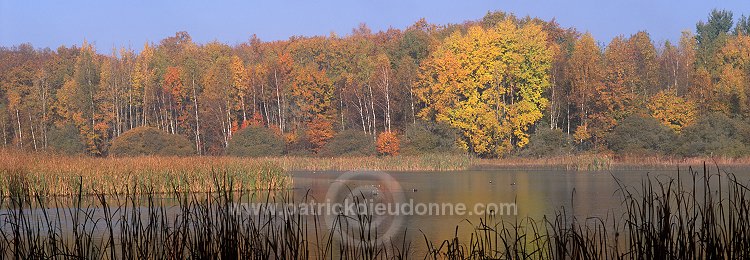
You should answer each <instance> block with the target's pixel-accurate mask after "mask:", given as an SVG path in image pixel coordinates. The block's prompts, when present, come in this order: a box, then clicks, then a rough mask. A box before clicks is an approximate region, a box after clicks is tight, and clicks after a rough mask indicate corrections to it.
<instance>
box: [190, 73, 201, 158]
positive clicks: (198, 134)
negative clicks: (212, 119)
mask: <svg viewBox="0 0 750 260" xmlns="http://www.w3.org/2000/svg"><path fill="white" fill-rule="evenodd" d="M192 83H193V105H194V108H195V150H196V152H197V153H198V155H199V156H200V155H201V154H202V152H201V150H202V149H201V128H200V125H201V124H200V120H198V95H197V94H196V92H197V91H196V87H195V75H192Z"/></svg>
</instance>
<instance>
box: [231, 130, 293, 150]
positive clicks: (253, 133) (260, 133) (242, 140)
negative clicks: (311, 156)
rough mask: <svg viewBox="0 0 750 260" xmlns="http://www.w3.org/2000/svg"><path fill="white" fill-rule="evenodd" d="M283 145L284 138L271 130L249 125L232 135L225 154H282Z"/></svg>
mask: <svg viewBox="0 0 750 260" xmlns="http://www.w3.org/2000/svg"><path fill="white" fill-rule="evenodd" d="M284 146H285V143H284V140H282V138H281V137H280V136H279V135H277V134H276V133H274V131H273V130H271V129H268V128H265V127H261V126H249V127H247V128H245V129H242V130H240V131H237V132H236V133H235V134H234V135H232V139H230V140H229V145H228V146H227V150H226V154H227V155H232V156H247V157H262V156H279V155H282V154H284Z"/></svg>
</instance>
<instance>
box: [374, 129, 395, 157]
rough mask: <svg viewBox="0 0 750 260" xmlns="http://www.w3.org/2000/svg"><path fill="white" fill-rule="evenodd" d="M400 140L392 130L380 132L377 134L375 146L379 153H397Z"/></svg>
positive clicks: (393, 154)
mask: <svg viewBox="0 0 750 260" xmlns="http://www.w3.org/2000/svg"><path fill="white" fill-rule="evenodd" d="M399 144H400V141H399V140H398V136H396V134H394V133H392V132H382V133H380V134H379V135H378V139H377V140H376V142H375V148H376V150H377V151H378V154H379V155H391V156H395V155H398V150H399Z"/></svg>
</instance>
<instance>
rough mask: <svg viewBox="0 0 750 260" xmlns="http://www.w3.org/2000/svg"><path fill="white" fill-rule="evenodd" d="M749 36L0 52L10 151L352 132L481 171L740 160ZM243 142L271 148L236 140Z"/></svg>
mask: <svg viewBox="0 0 750 260" xmlns="http://www.w3.org/2000/svg"><path fill="white" fill-rule="evenodd" d="M749 33H750V21H748V19H747V17H745V16H742V17H740V19H738V21H737V23H736V24H735V21H734V19H733V14H732V13H731V12H728V11H713V12H712V13H711V14H710V15H709V17H708V19H707V20H706V21H701V22H698V23H697V25H696V31H695V33H692V32H683V33H682V37H681V38H680V40H679V42H677V43H672V42H669V41H667V42H664V43H663V44H655V43H654V41H653V40H652V39H651V38H650V36H649V34H648V33H647V32H638V33H636V34H633V35H630V36H619V37H615V38H614V39H612V41H611V42H609V43H608V44H606V45H603V44H601V43H598V42H597V41H596V40H595V39H594V38H593V37H592V36H591V35H590V34H589V33H581V32H579V31H577V30H576V29H574V28H562V27H561V26H560V25H558V24H557V23H556V22H555V21H543V20H540V19H536V18H528V17H527V18H518V17H515V16H513V15H511V14H506V13H502V12H493V13H488V14H487V15H486V16H485V17H484V18H482V19H481V20H477V21H469V22H465V23H462V24H450V25H443V26H439V25H433V24H428V23H427V22H425V21H424V20H420V21H418V22H416V23H415V24H413V25H412V26H410V27H408V28H406V29H404V30H399V29H389V30H387V31H380V32H372V31H371V30H370V29H368V28H367V27H366V26H364V25H361V26H360V27H358V28H356V29H354V30H353V31H352V32H351V33H350V34H348V35H346V36H343V37H342V36H338V35H333V34H332V35H329V36H314V37H291V38H290V39H289V40H285V41H273V42H264V41H261V40H260V39H258V38H257V37H255V36H253V37H251V38H250V40H249V41H248V42H246V43H241V44H238V45H236V46H229V45H226V44H223V43H219V42H210V43H207V44H197V43H195V42H193V41H192V39H191V37H190V35H188V33H186V32H178V33H176V35H175V36H173V37H169V38H166V39H163V40H161V41H160V42H159V43H147V44H145V45H144V46H143V49H142V50H141V51H140V52H139V53H136V52H135V51H133V50H132V49H126V48H122V49H113V50H111V52H110V54H108V55H102V54H99V52H97V50H96V49H95V47H94V46H93V45H91V44H89V43H87V42H85V41H84V43H83V44H82V45H81V46H80V47H78V46H72V47H66V46H61V47H59V48H58V49H57V50H54V51H53V50H49V49H41V50H40V49H34V48H33V47H32V46H31V45H28V44H23V45H20V46H16V47H12V48H2V49H0V61H1V62H0V128H2V139H3V141H2V142H3V146H4V147H8V148H15V149H23V150H27V151H39V150H62V151H67V152H76V151H80V152H83V153H87V154H90V155H96V156H105V155H107V154H108V152H109V149H110V146H111V144H112V143H113V140H114V139H116V138H117V137H119V136H121V135H123V134H124V133H125V132H127V131H128V130H130V129H134V128H138V127H152V128H157V129H160V130H161V131H163V132H166V133H170V134H176V135H181V136H184V137H185V138H187V139H188V140H189V142H190V143H191V146H193V147H194V149H195V152H196V153H197V154H206V155H209V154H210V155H218V154H225V153H226V151H227V147H228V146H230V144H232V143H250V144H253V145H258V144H259V143H258V142H261V143H263V142H271V143H278V142H279V141H281V144H282V146H284V147H283V148H279V149H276V148H274V149H272V150H274V153H294V154H301V153H304V154H316V153H320V152H322V151H324V150H328V151H330V150H336V149H337V148H335V147H328V148H326V145H329V146H330V144H329V143H331V142H332V141H334V140H336V137H337V135H338V136H339V138H338V139H339V140H338V141H337V142H339V143H341V144H340V145H342V146H346V145H351V143H356V142H357V141H358V140H352V139H354V138H360V139H362V138H364V139H367V141H365V142H359V143H369V144H371V145H373V146H374V145H376V144H377V150H378V151H380V152H381V153H384V154H395V153H398V150H399V140H401V141H403V142H402V145H403V144H407V145H409V146H410V147H412V148H413V149H416V150H419V151H417V152H420V151H422V152H429V151H426V150H429V149H433V148H435V147H438V146H439V147H442V148H440V149H443V148H444V144H442V143H441V142H442V141H441V140H440V139H441V138H443V139H444V138H445V137H446V136H447V137H450V138H451V139H455V146H456V147H457V149H461V150H463V151H465V152H468V153H471V154H474V155H478V156H482V157H500V156H506V155H509V154H525V155H534V156H545V155H551V154H556V153H569V152H576V151H588V150H595V151H602V150H612V151H615V152H619V153H646V154H654V153H656V154H677V155H684V156H697V155H710V154H714V155H720V154H721V155H729V156H742V155H746V154H750V127H748V123H747V122H748V121H747V119H748V118H750V100H748V94H749V93H750V36H748V34H749ZM258 128H267V129H268V130H270V131H260V129H258ZM243 129H254V130H247V131H250V132H257V133H269V132H270V133H272V135H273V136H272V137H271V138H267V137H262V138H261V137H258V136H252V135H250V134H244V135H243V136H248V137H247V138H249V139H252V140H249V141H239V140H233V136H235V135H236V134H237V133H238V131H245V130H243ZM451 136H452V137H451ZM273 139H275V140H273ZM378 139H379V140H378ZM78 140H80V142H78ZM259 140H260V141H259ZM263 140H268V141H263ZM426 140H427V141H429V142H436V143H440V144H439V145H438V146H430V145H429V144H427V145H426V146H427V147H426V148H424V146H425V144H424V143H425V142H427V141H426ZM360 141H361V140H360ZM450 143H453V141H450ZM276 146H278V145H275V146H274V147H276ZM339 148H341V147H339ZM422 148H424V149H422ZM420 149H422V150H420ZM229 150H232V151H236V150H242V149H229ZM443 150H445V149H443ZM441 151H442V150H441Z"/></svg>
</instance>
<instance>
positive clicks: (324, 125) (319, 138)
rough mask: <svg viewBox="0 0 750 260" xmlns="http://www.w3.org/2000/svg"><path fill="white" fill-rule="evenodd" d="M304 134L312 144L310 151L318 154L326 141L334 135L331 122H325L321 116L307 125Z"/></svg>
mask: <svg viewBox="0 0 750 260" xmlns="http://www.w3.org/2000/svg"><path fill="white" fill-rule="evenodd" d="M305 134H306V135H307V138H308V140H309V141H310V144H312V147H311V150H312V151H313V152H314V153H318V152H320V149H321V148H323V146H324V145H325V144H326V143H328V140H330V139H331V138H333V135H334V134H335V133H334V131H333V124H331V121H329V120H326V119H325V118H324V117H323V116H317V117H315V119H313V120H312V121H310V122H309V123H308V124H307V130H306V131H305Z"/></svg>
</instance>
